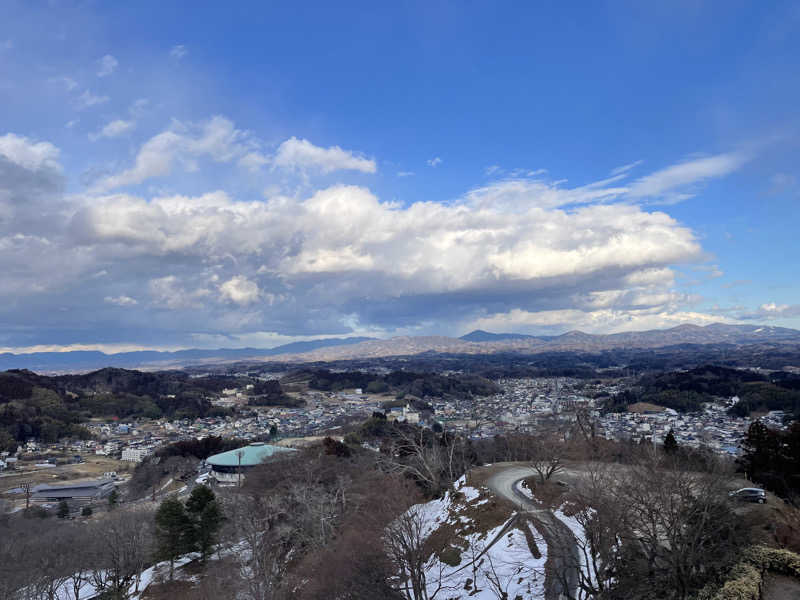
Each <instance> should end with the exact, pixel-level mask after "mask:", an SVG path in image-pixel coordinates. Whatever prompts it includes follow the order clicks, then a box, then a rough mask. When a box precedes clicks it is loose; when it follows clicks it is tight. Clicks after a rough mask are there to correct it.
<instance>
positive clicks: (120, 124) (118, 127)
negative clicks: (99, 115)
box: [89, 119, 136, 141]
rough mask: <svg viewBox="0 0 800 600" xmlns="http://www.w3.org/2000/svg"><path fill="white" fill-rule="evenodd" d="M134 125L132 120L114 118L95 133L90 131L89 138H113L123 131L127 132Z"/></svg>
mask: <svg viewBox="0 0 800 600" xmlns="http://www.w3.org/2000/svg"><path fill="white" fill-rule="evenodd" d="M135 126H136V123H134V122H133V121H125V120H123V119H116V120H114V121H111V122H110V123H107V124H106V125H104V126H103V128H102V129H101V130H100V131H98V132H97V133H90V134H89V139H90V140H92V141H94V140H98V139H100V138H115V137H119V136H121V135H123V134H125V133H128V132H129V131H131V130H132V129H133V128H134V127H135Z"/></svg>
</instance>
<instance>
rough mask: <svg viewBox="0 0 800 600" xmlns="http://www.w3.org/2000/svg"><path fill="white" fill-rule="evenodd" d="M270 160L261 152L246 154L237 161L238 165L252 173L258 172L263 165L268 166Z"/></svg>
mask: <svg viewBox="0 0 800 600" xmlns="http://www.w3.org/2000/svg"><path fill="white" fill-rule="evenodd" d="M269 162H270V158H269V157H268V156H266V155H264V154H262V153H261V152H255V151H254V152H248V153H247V154H245V155H244V156H243V157H242V158H240V159H239V165H241V166H242V167H244V168H245V169H247V170H249V171H253V172H257V171H260V170H261V168H262V167H263V166H264V165H268V164H269Z"/></svg>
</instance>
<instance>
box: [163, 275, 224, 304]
mask: <svg viewBox="0 0 800 600" xmlns="http://www.w3.org/2000/svg"><path fill="white" fill-rule="evenodd" d="M147 287H148V291H149V293H150V296H151V298H152V299H153V302H154V303H155V304H156V305H157V306H161V307H165V308H169V309H172V310H178V309H190V310H198V309H201V308H203V303H204V301H205V299H206V298H207V297H208V296H209V295H210V293H211V292H210V290H208V289H207V288H205V287H202V286H201V287H199V288H196V289H194V290H190V289H187V288H186V287H185V286H184V285H183V284H182V283H181V281H180V280H179V279H178V278H177V277H176V276H175V275H167V276H165V277H157V278H155V279H151V280H150V281H149V282H148V285H147Z"/></svg>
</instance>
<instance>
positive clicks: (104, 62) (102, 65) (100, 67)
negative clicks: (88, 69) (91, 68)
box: [97, 54, 119, 77]
mask: <svg viewBox="0 0 800 600" xmlns="http://www.w3.org/2000/svg"><path fill="white" fill-rule="evenodd" d="M118 65H119V62H118V61H117V59H116V58H114V57H113V56H111V55H110V54H106V55H105V56H104V57H103V58H100V59H98V61H97V76H98V77H107V76H109V75H111V74H112V73H113V72H114V71H115V70H116V68H117V66H118Z"/></svg>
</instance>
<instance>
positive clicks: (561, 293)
mask: <svg viewBox="0 0 800 600" xmlns="http://www.w3.org/2000/svg"><path fill="white" fill-rule="evenodd" d="M293 139H294V140H295V142H297V143H298V144H301V145H304V141H303V140H297V139H295V138H293ZM262 147H263V146H262V145H261V144H260V143H259V142H258V140H256V139H254V138H253V137H252V136H251V135H250V134H248V133H247V132H246V131H243V130H240V129H237V128H236V127H235V126H234V124H233V123H232V122H230V121H229V120H227V119H225V118H223V117H214V118H212V119H209V120H208V121H204V122H200V123H183V122H178V121H176V122H174V123H173V124H172V125H171V126H170V127H169V128H168V129H166V130H165V131H162V132H161V133H158V134H157V135H155V136H153V137H152V138H150V139H149V140H147V141H146V142H145V143H144V144H143V145H142V146H141V147H140V149H139V151H138V153H137V154H136V156H135V159H134V160H133V162H132V164H130V165H128V168H127V169H124V170H121V171H120V172H117V173H113V174H111V175H109V176H107V177H105V178H103V179H101V180H99V183H98V185H97V186H95V188H94V189H93V190H92V191H91V192H90V193H89V194H87V195H79V194H70V195H69V196H65V195H63V193H62V191H61V190H62V189H63V176H60V169H61V168H60V166H59V163H58V160H59V152H58V148H56V147H55V146H54V145H52V144H50V143H48V142H39V141H33V140H30V139H27V138H23V137H20V136H16V135H14V134H7V135H5V136H2V137H0V295H2V296H3V297H4V298H5V299H7V300H8V301H7V302H6V303H5V304H4V305H2V306H0V316H2V317H3V318H9V317H8V315H14V317H15V318H18V322H19V323H22V324H36V323H37V322H40V321H41V318H40V317H41V311H40V309H39V308H37V307H39V306H41V305H42V302H38V301H37V302H26V301H25V300H26V298H28V297H29V296H36V297H37V298H42V299H47V304H48V306H49V307H50V308H49V310H55V309H54V308H53V307H57V309H58V310H61V309H62V307H64V310H65V311H68V312H65V314H68V315H69V318H70V319H73V322H75V323H83V322H90V323H96V322H97V321H96V319H97V318H99V317H98V315H109V314H112V313H113V316H114V319H115V321H114V323H113V327H114V328H115V330H118V331H120V332H121V333H120V335H121V336H123V335H129V336H133V337H131V338H125V339H136V338H135V336H137V335H139V334H140V332H141V331H142V330H143V329H144V328H150V329H152V330H153V331H156V332H163V334H164V335H165V336H167V335H174V336H176V337H178V336H183V337H181V338H180V339H182V340H187V339H191V338H190V337H188V336H190V334H191V333H193V332H194V333H196V332H204V335H209V336H216V335H247V334H249V333H252V332H279V333H280V334H281V335H299V336H302V335H313V334H319V333H320V332H325V333H326V334H328V335H337V334H342V333H346V332H348V331H350V330H352V329H355V330H357V331H376V330H383V331H387V332H397V331H417V330H420V328H424V327H427V328H428V329H429V330H434V329H436V328H438V330H439V331H441V330H445V329H447V328H452V327H454V326H455V325H460V324H462V323H476V322H478V320H480V319H484V321H481V324H482V325H484V326H485V328H487V329H496V330H500V329H505V330H510V329H514V328H515V327H516V324H517V323H519V327H523V326H528V327H530V328H535V327H552V328H559V327H562V326H563V327H580V328H584V329H590V330H596V331H609V330H622V329H624V328H630V329H636V328H646V327H651V326H652V327H658V326H661V325H660V324H663V325H665V326H666V325H670V324H677V323H678V322H699V323H704V322H706V321H705V320H704V319H706V317H708V318H712V317H710V316H708V315H705V314H704V313H702V312H694V311H693V310H692V308H691V306H692V305H693V304H694V303H696V301H697V300H696V299H695V298H693V297H691V296H688V295H686V294H682V293H679V292H677V291H676V290H675V281H676V271H675V266H676V265H686V264H690V265H691V264H697V263H701V264H704V265H707V266H708V269H709V273H710V275H712V276H713V275H715V271H714V269H715V268H716V266H715V265H713V264H712V265H708V264H707V262H703V261H707V259H706V257H705V256H704V253H703V249H702V248H701V245H700V242H699V241H698V239H697V237H696V235H695V234H694V232H692V230H691V229H689V228H688V227H686V226H684V225H681V224H680V223H679V222H677V221H676V220H675V219H673V218H671V217H670V216H669V215H667V214H666V213H664V212H660V211H656V210H653V209H652V208H647V207H646V206H642V205H638V204H635V203H631V202H629V200H630V197H629V195H628V189H629V188H628V186H625V185H623V184H620V183H616V182H617V181H618V179H617V178H616V176H615V177H611V178H610V179H606V180H604V181H600V182H594V183H590V184H588V185H584V186H574V185H573V186H569V185H568V184H567V183H566V182H548V181H546V180H540V181H534V180H530V179H524V178H518V179H507V180H502V181H497V182H494V183H492V184H491V185H486V186H483V187H480V188H477V189H474V190H471V191H469V192H467V193H465V194H464V195H463V197H462V198H460V199H457V200H455V201H453V202H450V203H447V204H444V203H440V202H433V201H417V202H413V203H407V204H401V203H396V202H392V201H381V200H380V199H379V198H378V197H376V196H375V195H374V194H373V193H372V192H371V191H370V190H368V189H366V188H365V187H361V186H354V185H335V186H331V187H327V188H325V189H318V190H313V188H312V189H311V191H305V190H307V189H308V188H307V187H301V188H300V190H301V191H297V192H296V193H294V194H291V195H286V194H285V193H283V192H282V191H281V190H280V188H272V191H270V192H267V193H266V194H265V196H264V197H263V198H262V197H256V196H249V197H238V196H236V195H234V194H233V193H226V192H225V191H221V190H220V191H214V192H210V193H206V194H200V195H181V194H167V193H163V192H160V193H159V192H148V195H147V196H144V195H134V194H130V193H119V192H116V190H118V188H121V187H122V186H126V185H133V184H137V183H142V182H145V181H148V180H150V179H151V178H155V177H159V176H165V175H169V174H170V173H172V172H174V171H177V170H179V169H185V170H191V169H195V168H200V167H201V166H203V165H200V164H199V163H200V161H201V160H207V161H215V162H217V163H227V164H229V165H230V166H231V168H237V167H244V168H252V169H256V170H257V169H260V168H262V167H263V166H265V165H266V164H267V163H266V161H267V160H269V161H270V164H272V161H273V160H275V157H273V156H268V155H267V154H265V153H262V150H261V148H262ZM312 148H313V149H315V150H314V152H312V158H307V157H304V155H303V153H302V152H301V153H300V154H299V155H298V154H295V155H294V159H293V160H295V161H297V160H299V162H300V164H303V165H305V166H304V167H303V168H304V169H312V168H313V169H316V170H320V171H321V170H323V168H324V167H323V165H328V167H330V168H332V167H331V161H332V162H333V163H334V164H336V165H341V161H342V160H345V164H350V163H348V162H347V161H349V160H350V159H355V160H362V161H363V160H366V159H363V158H358V157H355V156H353V155H352V153H347V152H346V151H344V150H341V149H339V151H340V152H342V153H344V154H345V155H346V156H345V158H343V157H342V156H341V155H336V156H335V157H334V158H335V160H333V159H331V157H330V155H329V154H328V152H329V151H330V150H331V149H330V148H317V147H315V146H312ZM317 150H319V151H321V154H320V153H318V152H316V151H317ZM276 156H277V154H276ZM298 156H300V157H302V160H300V159H299V158H297V157H298ZM320 156H322V158H319V157H320ZM326 161H327V162H326ZM292 164H294V163H292ZM309 165H313V166H309ZM296 168H300V167H299V166H298V167H296ZM2 169H5V170H4V171H3V170H2ZM263 175H264V177H265V178H268V177H271V176H272V177H274V175H275V174H274V173H269V172H264V173H263ZM279 177H280V178H282V177H284V174H282V173H281V174H279ZM221 180H225V179H224V178H222V179H221ZM271 183H274V181H258V183H257V186H256V187H255V188H254V189H263V188H264V187H265V186H267V185H268V184H271ZM168 185H169V186H172V185H173V181H169V182H168ZM165 187H166V186H165ZM150 189H153V188H152V187H151V188H150ZM112 192H116V193H112ZM251 193H252V192H251ZM98 273H104V276H102V277H100V276H98ZM143 281H144V282H147V283H146V285H145V286H142V283H141V282H143ZM142 287H144V293H142ZM126 298H127V299H130V300H133V301H136V302H138V303H137V304H133V303H131V302H130V301H128V300H125V299H126ZM9 299H10V300H9ZM109 305H113V306H125V308H126V310H124V311H123V310H113V311H112V310H110V306H109ZM98 306H100V307H103V308H104V310H98ZM267 306H268V307H269V309H268V310H265V307H267ZM784 306H785V305H775V307H774V309H772V310H771V311H770V308H769V307H768V306H767V307H765V308H764V309H763V310H764V311H765V312H771V313H781V315H785V314H791V310H790V309H791V307H787V308H784ZM3 311H5V312H3ZM82 319H83V320H82ZM713 319H714V320H719V319H718V318H717V317H713ZM432 324H434V325H432ZM526 324H527V325H526ZM26 326H27V325H26ZM31 326H33V325H31ZM98 326H99V325H98ZM103 326H105V324H103ZM109 326H111V324H109ZM126 328H127V329H126ZM591 328H594V329H591ZM420 331H421V330H420ZM126 332H127V333H126ZM9 335H12V334H9ZM54 335H59V334H58V333H57V332H54ZM9 339H10V338H9ZM173 339H174V338H173ZM23 342H24V343H20V344H18V345H25V344H29V343H34V342H33V341H30V340H23Z"/></svg>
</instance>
